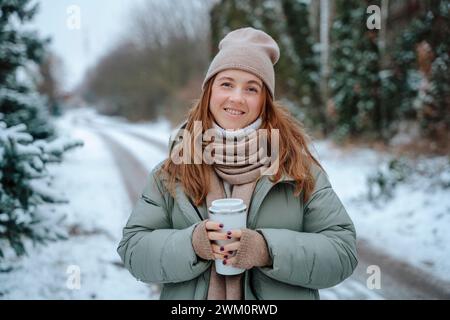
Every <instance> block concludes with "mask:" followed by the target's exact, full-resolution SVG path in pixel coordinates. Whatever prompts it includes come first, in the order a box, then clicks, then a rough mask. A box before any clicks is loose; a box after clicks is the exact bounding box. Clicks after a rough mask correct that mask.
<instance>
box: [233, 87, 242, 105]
mask: <svg viewBox="0 0 450 320" xmlns="http://www.w3.org/2000/svg"><path fill="white" fill-rule="evenodd" d="M243 98H244V97H243V94H242V90H241V89H239V88H236V89H235V90H233V92H232V93H231V96H230V100H231V101H232V102H236V103H241V102H242V101H243Z"/></svg>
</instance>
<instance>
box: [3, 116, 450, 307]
mask: <svg viewBox="0 0 450 320" xmlns="http://www.w3.org/2000/svg"><path fill="white" fill-rule="evenodd" d="M57 124H58V127H59V128H60V130H61V132H62V133H64V134H66V135H68V136H72V137H73V138H78V139H82V140H83V141H84V142H85V146H84V147H83V148H78V149H76V150H74V151H72V152H71V154H70V155H69V156H68V157H67V158H66V161H65V162H64V163H63V165H61V166H58V167H54V168H53V169H52V170H53V172H54V174H55V176H56V177H57V178H56V181H55V184H56V185H55V186H56V188H58V189H59V190H62V191H63V192H64V194H65V195H66V197H67V198H69V200H70V204H69V205H64V206H63V208H62V210H63V211H64V212H66V213H67V215H68V219H67V221H66V225H67V227H68V228H70V230H72V236H71V237H70V238H69V240H67V241H60V242H57V243H52V244H50V245H49V246H47V247H42V248H37V249H31V250H30V254H29V256H28V257H24V258H22V259H18V260H17V261H16V262H15V265H16V266H18V267H19V268H18V269H16V270H14V271H13V272H10V273H0V298H2V299H157V298H158V296H157V294H154V293H152V292H153V290H155V289H156V288H155V287H154V286H148V285H145V284H143V283H140V282H137V281H135V280H134V279H133V278H132V276H131V275H130V274H129V273H128V271H127V270H125V269H123V268H122V267H121V266H120V260H119V257H118V255H117V253H116V247H117V244H118V241H119V240H120V237H121V229H122V227H123V226H124V224H125V222H126V219H127V218H128V215H129V213H130V212H131V208H132V205H133V204H132V203H130V201H129V199H128V197H127V195H126V192H125V190H124V187H123V183H122V181H121V178H120V175H119V171H118V170H117V168H116V167H115V163H114V162H113V160H112V157H111V154H110V152H109V150H108V149H107V148H106V146H105V145H104V144H103V141H102V140H101V139H100V138H99V137H98V136H97V135H96V134H95V130H93V128H95V124H100V125H101V126H102V127H104V128H105V129H104V130H103V132H106V133H108V135H110V136H111V137H112V138H114V139H115V140H117V141H119V142H120V143H121V144H122V145H123V146H124V147H126V148H127V150H129V151H130V152H132V153H133V154H134V155H135V156H136V158H137V159H138V160H139V162H141V163H142V165H143V166H144V167H145V168H146V169H147V170H150V169H151V168H152V167H153V166H154V165H155V164H156V163H158V162H159V161H160V160H162V159H163V158H164V156H165V155H164V154H163V153H162V152H161V151H158V150H157V149H156V148H152V147H151V146H149V144H148V143H144V142H142V141H140V140H138V139H136V138H135V137H132V136H129V135H127V134H126V133H125V132H126V131H134V132H139V133H140V134H142V135H146V136H149V137H152V138H154V139H158V140H160V141H161V142H162V143H164V144H166V143H167V142H168V137H169V135H170V133H171V132H170V126H169V124H168V123H167V122H160V123H156V124H150V123H144V124H139V125H129V124H127V123H126V122H123V121H118V120H117V119H110V118H106V117H100V116H97V115H95V113H93V112H92V111H89V110H77V111H73V112H70V113H68V114H66V115H65V116H64V117H63V118H62V119H60V120H59V121H58V123H57ZM314 146H315V149H316V150H317V152H316V154H317V155H318V158H319V160H320V162H321V163H322V164H323V166H324V167H325V169H326V171H327V172H328V174H329V177H330V180H331V183H332V185H333V188H334V189H335V191H336V192H337V194H338V195H339V197H340V199H341V200H342V202H343V204H344V206H345V207H346V209H347V211H348V213H349V214H350V216H351V218H352V219H353V221H354V223H355V226H356V230H357V234H358V237H359V238H363V239H367V240H369V241H370V243H372V244H373V245H374V246H377V247H379V248H380V249H382V250H385V251H387V252H388V253H390V254H391V255H393V256H395V257H398V258H400V259H403V260H405V261H407V262H409V263H411V264H413V265H415V266H417V267H420V268H422V269H424V270H426V271H428V272H431V273H433V274H434V275H435V276H436V277H440V278H441V279H443V280H447V281H450V276H449V275H450V255H449V252H450V233H449V232H447V229H448V228H449V227H450V197H449V189H443V188H440V187H436V186H434V187H433V185H432V180H433V179H432V178H431V179H430V178H423V177H420V176H417V177H415V179H413V180H412V182H410V183H408V184H405V185H401V186H400V187H399V188H397V190H396V194H395V197H394V198H393V199H392V200H391V201H385V202H383V203H382V204H378V205H377V206H374V205H372V204H370V203H369V202H368V201H365V200H363V198H362V195H364V194H365V193H366V191H367V186H366V182H365V181H366V177H367V175H369V174H370V173H372V171H373V169H374V168H375V167H376V166H378V165H379V164H380V163H384V162H385V161H386V159H388V155H385V154H380V153H377V152H375V151H373V150H369V149H361V148H359V149H356V150H352V151H350V152H349V151H347V152H343V151H342V150H340V149H338V148H336V147H334V146H333V145H332V144H331V143H330V142H329V141H318V142H314ZM443 161H448V160H447V159H436V158H435V159H428V160H422V161H421V163H425V164H432V165H433V166H434V165H435V164H436V165H438V164H440V163H442V162H443ZM446 168H447V170H448V168H449V167H448V166H447V167H446ZM444 174H446V175H447V176H448V175H449V172H448V171H447V172H444V173H442V175H444ZM70 266H76V267H75V268H78V267H79V270H80V272H81V273H80V276H81V277H80V280H81V281H80V284H81V286H80V289H73V288H72V287H73V286H71V283H72V282H71V280H73V277H72V276H73V275H74V273H73V272H74V271H73V270H77V269H70ZM68 268H69V269H68ZM72 284H73V283H72ZM355 285H356V284H355ZM71 288H72V289H71ZM356 289H357V288H355V290H356ZM346 290H348V289H346ZM322 297H324V298H330V299H333V298H334V297H333V293H332V292H330V291H328V292H327V291H324V294H322ZM371 298H373V299H377V298H379V297H377V296H376V294H374V295H373V296H372V297H371Z"/></svg>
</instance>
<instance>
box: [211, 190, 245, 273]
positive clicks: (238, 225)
mask: <svg viewBox="0 0 450 320" xmlns="http://www.w3.org/2000/svg"><path fill="white" fill-rule="evenodd" d="M246 209H247V206H246V205H245V204H244V201H243V200H242V199H237V198H226V199H218V200H214V201H213V202H212V203H211V206H210V207H209V216H210V219H209V220H210V221H215V222H221V223H223V228H222V231H221V232H223V233H226V232H227V231H229V230H233V229H244V228H245V227H246V226H247V214H246ZM234 241H236V240H234V239H228V240H216V241H215V243H216V244H217V245H219V246H223V245H226V244H228V243H232V242H234ZM235 254H236V252H234V253H233V255H235ZM215 264H216V271H217V273H219V274H222V275H235V274H239V273H242V272H244V271H245V269H240V268H235V267H232V266H227V265H224V264H223V260H215Z"/></svg>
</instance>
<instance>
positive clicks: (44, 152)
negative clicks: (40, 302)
mask: <svg viewBox="0 0 450 320" xmlns="http://www.w3.org/2000/svg"><path fill="white" fill-rule="evenodd" d="M36 10H37V7H36V6H33V7H29V1H27V0H6V1H5V0H4V1H2V2H1V3H0V258H2V257H3V256H4V251H5V249H7V248H9V247H11V248H12V249H13V250H14V252H15V253H16V254H17V255H21V254H24V253H25V252H26V250H25V248H26V247H25V240H26V239H30V240H31V241H32V242H33V243H43V242H45V241H48V240H55V239H58V238H61V237H62V236H63V235H64V230H63V229H61V228H59V222H60V221H61V218H62V217H61V214H58V213H57V212H56V209H55V207H54V206H52V204H56V203H61V202H64V201H65V200H64V199H62V198H61V197H60V196H59V195H58V194H57V193H56V192H55V191H54V190H52V188H51V182H52V178H53V177H52V176H51V175H50V173H49V170H48V164H50V163H59V162H61V161H62V157H63V155H64V153H65V152H66V151H67V150H70V149H72V148H74V147H76V146H80V145H82V143H81V142H80V141H75V140H70V139H61V138H57V137H56V135H55V131H54V130H53V127H52V125H51V124H50V122H49V118H48V112H47V110H48V109H47V107H46V104H45V103H46V100H45V98H44V97H42V96H40V95H39V94H38V93H37V91H36V88H34V87H33V86H32V85H31V81H27V79H26V77H25V73H24V72H23V70H24V68H26V67H27V66H28V65H29V64H31V63H38V62H39V60H40V57H41V56H42V54H43V52H44V50H45V41H41V40H40V39H38V38H37V37H36V35H35V34H34V33H32V32H29V31H23V28H21V27H22V26H21V24H23V23H25V22H27V21H29V20H30V19H31V18H32V16H33V15H34V13H35V12H36Z"/></svg>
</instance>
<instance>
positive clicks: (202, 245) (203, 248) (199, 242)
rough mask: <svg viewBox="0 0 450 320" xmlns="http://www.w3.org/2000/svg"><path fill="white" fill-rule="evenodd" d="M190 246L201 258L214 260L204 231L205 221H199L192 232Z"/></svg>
mask: <svg viewBox="0 0 450 320" xmlns="http://www.w3.org/2000/svg"><path fill="white" fill-rule="evenodd" d="M192 247H193V248H194V251H195V253H196V254H197V256H199V257H200V258H202V259H205V260H214V252H213V251H212V247H211V242H210V241H209V239H208V233H207V232H206V221H203V222H201V223H199V224H198V225H197V226H196V227H195V228H194V231H193V233H192Z"/></svg>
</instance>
